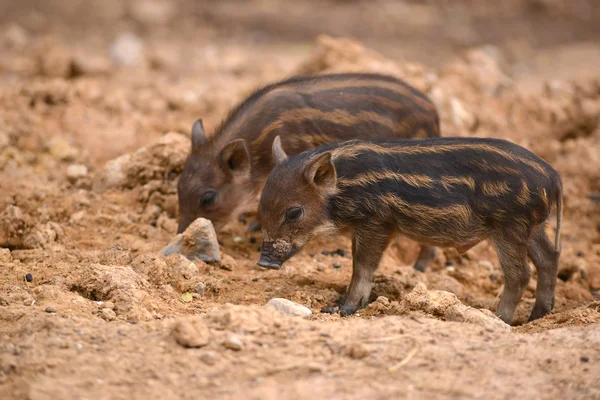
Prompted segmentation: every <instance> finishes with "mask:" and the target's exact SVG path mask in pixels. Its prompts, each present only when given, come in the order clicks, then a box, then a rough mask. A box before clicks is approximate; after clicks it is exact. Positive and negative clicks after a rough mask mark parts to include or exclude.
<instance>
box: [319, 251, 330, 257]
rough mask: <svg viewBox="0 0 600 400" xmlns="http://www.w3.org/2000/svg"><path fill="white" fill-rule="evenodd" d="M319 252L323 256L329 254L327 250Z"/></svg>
mask: <svg viewBox="0 0 600 400" xmlns="http://www.w3.org/2000/svg"><path fill="white" fill-rule="evenodd" d="M321 254H323V255H324V256H328V255H329V250H323V251H322V252H321Z"/></svg>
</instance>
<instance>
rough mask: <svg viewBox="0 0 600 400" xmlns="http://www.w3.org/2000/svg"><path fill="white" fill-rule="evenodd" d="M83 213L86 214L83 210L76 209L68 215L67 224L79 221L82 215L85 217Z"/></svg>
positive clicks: (74, 223)
mask: <svg viewBox="0 0 600 400" xmlns="http://www.w3.org/2000/svg"><path fill="white" fill-rule="evenodd" d="M85 215H86V212H85V210H81V211H77V212H76V213H73V214H72V215H71V216H70V217H69V224H71V225H77V224H78V223H80V222H81V221H82V220H83V217H85Z"/></svg>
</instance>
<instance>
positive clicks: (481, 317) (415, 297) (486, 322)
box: [404, 283, 511, 331]
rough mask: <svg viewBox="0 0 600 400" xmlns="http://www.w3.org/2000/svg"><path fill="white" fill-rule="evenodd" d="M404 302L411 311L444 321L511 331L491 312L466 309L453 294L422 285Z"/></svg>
mask: <svg viewBox="0 0 600 400" xmlns="http://www.w3.org/2000/svg"><path fill="white" fill-rule="evenodd" d="M404 301H405V304H406V305H407V306H408V308H409V309H411V310H415V311H424V312H426V313H427V314H431V315H435V316H442V317H444V319H445V320H446V321H457V322H468V323H471V324H476V325H480V326H483V327H484V328H486V329H488V330H490V331H496V330H501V331H510V330H511V328H510V326H509V325H507V324H505V323H504V322H503V321H502V320H501V319H500V318H498V317H497V316H495V315H494V314H493V313H492V312H491V311H489V310H485V309H481V310H479V309H476V308H472V307H468V306H466V305H464V304H462V303H461V302H460V300H458V298H457V297H456V295H454V294H453V293H449V292H445V291H443V290H427V287H426V286H425V285H424V284H423V283H418V284H417V285H416V286H415V287H414V289H413V290H412V291H411V292H410V293H409V294H407V295H406V296H405V299H404Z"/></svg>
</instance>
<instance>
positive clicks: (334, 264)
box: [333, 261, 342, 269]
mask: <svg viewBox="0 0 600 400" xmlns="http://www.w3.org/2000/svg"><path fill="white" fill-rule="evenodd" d="M333 268H336V269H337V268H342V264H340V263H339V262H337V261H335V262H334V263H333Z"/></svg>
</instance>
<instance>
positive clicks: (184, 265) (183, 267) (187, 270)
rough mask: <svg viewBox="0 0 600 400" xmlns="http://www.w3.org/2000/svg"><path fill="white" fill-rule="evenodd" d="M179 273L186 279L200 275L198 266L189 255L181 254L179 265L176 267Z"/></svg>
mask: <svg viewBox="0 0 600 400" xmlns="http://www.w3.org/2000/svg"><path fill="white" fill-rule="evenodd" d="M175 268H176V270H177V272H178V273H179V275H181V276H183V278H184V279H192V277H194V276H196V275H198V272H199V271H198V267H197V266H196V264H194V263H193V262H192V261H190V260H189V259H188V258H187V257H184V256H182V255H179V260H178V263H177V266H176V267H175Z"/></svg>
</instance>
